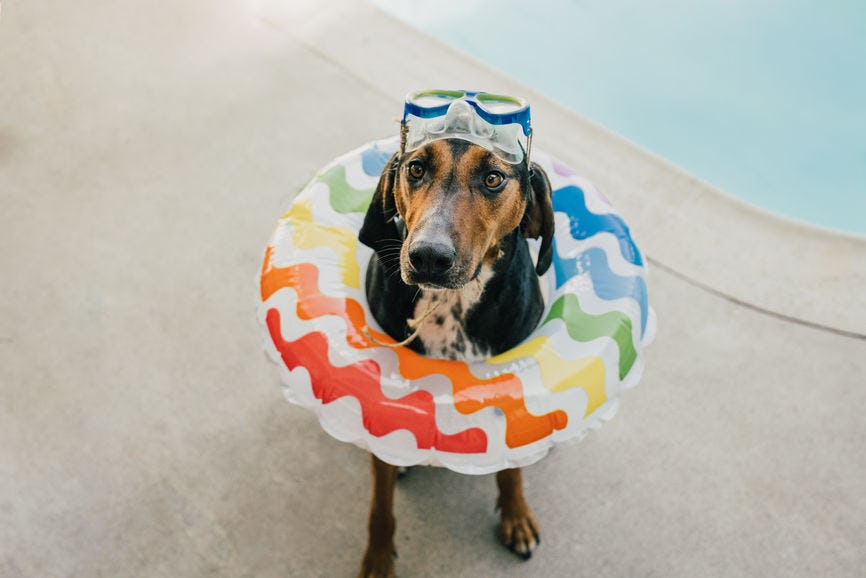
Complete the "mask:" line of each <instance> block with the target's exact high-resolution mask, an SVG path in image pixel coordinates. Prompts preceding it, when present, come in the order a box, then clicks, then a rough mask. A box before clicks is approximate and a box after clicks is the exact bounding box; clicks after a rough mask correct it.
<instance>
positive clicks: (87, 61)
mask: <svg viewBox="0 0 866 578" xmlns="http://www.w3.org/2000/svg"><path fill="white" fill-rule="evenodd" d="M287 4H291V6H288V5H287ZM324 4H325V3H315V2H313V1H312V0H304V1H299V2H292V3H285V2H280V1H278V0H260V1H246V2H241V1H237V0H231V1H230V0H216V1H210V2H203V1H201V0H188V1H185V2H176V3H172V5H171V6H170V7H163V6H157V5H155V4H154V3H152V2H143V1H132V0H125V1H122V2H119V1H115V2H95V3H91V6H90V8H88V9H86V10H85V9H83V8H81V7H79V6H76V5H74V4H72V3H60V4H58V3H49V2H44V1H39V0H33V1H31V2H26V3H25V2H21V1H16V0H12V1H9V0H7V2H5V3H4V5H3V13H2V21H0V206H2V208H3V210H2V211H0V246H2V251H0V275H2V280H3V282H2V284H0V440H2V445H0V576H4V577H5V576H28V577H29V576H39V577H43V576H51V577H53V576H87V577H89V576H110V577H114V576H165V577H171V578H175V577H179V576H184V577H185V576H251V577H252V576H256V577H259V576H262V577H269V576H275V577H276V576H302V577H303V576H326V577H331V576H352V575H354V572H355V571H356V569H357V566H358V563H359V561H360V556H361V554H362V551H363V547H364V536H363V534H364V526H365V520H366V514H367V507H368V498H369V492H370V485H369V474H368V467H367V466H368V458H367V456H366V455H365V454H364V453H363V452H361V451H360V450H357V449H356V448H354V447H351V446H348V445H346V444H341V443H339V442H337V441H335V440H333V439H331V438H329V437H328V436H327V435H326V434H324V433H323V432H321V431H320V430H319V428H318V426H317V424H316V423H315V419H314V417H313V416H312V415H311V414H308V413H307V412H305V411H303V410H301V409H298V408H296V407H293V406H291V405H290V404H288V403H287V402H285V401H283V399H282V396H281V393H280V389H279V386H278V383H279V380H278V375H277V371H276V368H275V367H274V366H272V365H271V364H270V363H269V362H267V361H266V360H265V358H264V355H263V354H262V353H261V337H262V336H261V332H260V330H259V328H258V326H257V324H256V321H255V305H256V303H257V292H256V289H257V288H256V284H255V279H256V275H257V270H258V267H259V264H260V258H261V254H262V251H263V247H264V243H265V241H266V240H267V237H268V235H269V233H270V231H271V230H272V227H273V225H274V223H275V220H276V217H277V216H278V215H279V214H280V210H281V209H282V208H283V207H285V205H286V203H287V202H288V201H289V200H290V198H291V195H292V193H293V192H294V191H295V190H296V188H297V187H298V186H299V185H300V184H302V183H303V182H304V181H305V180H306V179H307V178H308V177H309V176H311V174H312V173H313V172H314V171H315V170H316V169H318V168H319V167H321V166H322V165H323V164H324V163H325V162H326V161H327V160H329V159H330V158H332V157H333V156H335V154H337V153H339V152H342V151H345V150H348V149H349V148H352V147H355V146H357V145H358V144H360V143H362V142H364V141H366V140H369V139H371V138H375V137H380V136H385V135H389V134H393V133H394V132H395V130H396V125H395V123H394V122H393V119H394V118H395V117H396V116H397V115H398V114H399V112H400V101H401V97H402V95H403V94H405V93H406V92H407V91H408V90H409V89H412V88H416V87H419V86H446V87H447V86H476V87H484V88H486V89H489V90H496V91H504V92H512V93H519V94H524V95H526V96H527V97H529V98H530V100H531V102H532V104H533V115H534V121H535V126H536V130H537V135H538V138H537V141H536V142H537V144H538V145H539V146H541V147H543V148H544V149H546V150H548V151H551V152H554V153H556V154H557V155H558V156H560V157H561V158H563V159H564V160H565V161H567V162H568V163H569V164H570V165H571V166H573V167H575V168H577V169H579V170H580V171H581V172H582V173H583V174H584V175H585V176H587V177H588V178H590V179H591V180H593V181H594V182H595V184H596V185H597V186H598V187H599V188H600V189H601V190H602V191H604V192H605V193H606V194H607V195H608V196H609V197H610V198H611V200H612V202H613V203H614V204H615V205H616V206H617V207H618V209H619V210H620V212H621V213H622V214H623V215H624V216H625V218H626V219H627V220H628V221H629V223H630V224H631V226H632V230H633V232H634V234H635V236H636V238H637V240H638V242H639V243H640V244H641V247H642V248H643V249H644V251H645V252H646V253H647V254H648V256H649V257H650V258H651V259H652V262H653V263H654V264H656V266H655V267H653V271H652V275H651V277H650V283H649V288H650V298H651V301H652V303H653V306H654V307H655V309H656V311H657V314H658V319H659V332H658V336H657V338H656V342H655V343H654V344H653V346H652V347H651V348H650V349H649V350H648V360H647V371H646V374H645V377H644V379H643V381H642V382H641V384H640V386H639V387H637V388H636V389H634V390H633V391H630V392H629V393H628V394H627V395H626V396H625V397H624V399H623V403H622V407H621V409H620V412H619V415H618V416H617V417H616V418H615V419H614V420H612V421H611V422H610V423H608V424H607V425H605V427H604V428H602V429H601V430H599V431H598V432H596V433H594V434H593V435H591V436H589V437H588V438H587V439H586V440H585V441H583V442H582V443H580V444H577V445H573V446H570V447H567V448H563V449H560V450H557V451H555V452H554V453H553V454H551V456H550V457H549V458H548V459H546V460H543V461H542V462H540V463H539V464H537V465H535V466H532V467H531V468H529V469H527V472H526V475H525V477H526V479H527V494H528V498H529V500H530V503H531V504H532V506H533V508H534V511H535V513H536V515H537V517H538V518H539V521H540V523H541V525H542V534H543V538H544V539H543V543H542V545H541V546H540V548H539V550H538V552H537V555H536V556H535V557H534V558H533V559H532V560H531V561H529V562H526V563H523V562H520V561H519V560H517V559H516V558H514V557H513V556H512V555H510V554H508V553H507V552H505V551H504V550H502V549H501V548H500V547H499V546H498V545H497V544H496V541H495V537H494V533H493V528H494V525H495V523H496V516H495V514H494V511H493V503H494V499H495V488H494V482H493V480H492V477H491V476H481V477H468V476H458V475H456V474H451V473H449V472H446V471H442V470H435V469H416V470H413V471H412V472H411V473H410V475H409V476H408V477H406V478H405V479H404V480H402V481H401V482H400V485H399V487H398V490H397V498H396V499H397V506H396V511H397V523H398V529H397V548H398V550H399V553H400V559H399V560H398V566H397V569H398V573H399V575H400V576H404V577H410V576H430V575H440V576H473V577H474V576H556V577H559V576H563V577H570V576H576V575H583V576H609V577H618V576H635V575H641V576H659V577H671V576H683V577H694V576H732V577H735V576H736V577H739V576H786V577H788V576H858V575H860V574H861V573H862V568H864V567H866V552H864V550H863V544H864V543H866V492H864V491H863V488H864V486H866V453H864V452H863V444H864V441H866V420H864V419H863V412H864V410H866V388H864V387H863V385H864V381H866V378H864V376H866V339H864V337H863V334H864V332H866V306H864V301H863V295H866V240H864V239H862V238H858V237H853V236H845V235H839V234H835V233H832V232H827V231H820V230H818V229H814V228H811V227H809V226H805V225H799V224H795V223H790V222H787V221H784V220H781V219H777V218H775V217H772V216H769V215H766V214H764V213H762V212H760V211H757V210H755V209H752V208H751V207H749V206H747V205H745V204H742V203H740V202H738V201H735V200H733V199H731V198H730V197H727V196H725V195H723V194H721V193H719V192H718V191H715V190H713V189H712V188H711V187H709V186H707V185H705V184H703V183H701V182H700V181H698V180H697V179H695V178H693V177H691V176H689V175H686V174H684V173H683V172H681V171H679V170H677V169H675V168H673V167H671V166H669V165H668V164H666V163H664V162H663V161H661V160H660V159H657V158H655V157H653V156H652V155H651V154H649V153H646V152H644V151H642V150H640V149H639V148H637V147H635V146H633V145H631V144H629V143H627V142H625V141H624V140H623V139H621V138H619V137H616V136H614V135H611V134H609V133H608V132H607V131H605V130H604V129H602V128H599V127H597V126H595V125H593V124H592V123H590V122H588V121H586V120H585V119H582V118H579V117H578V116H576V115H574V114H571V113H569V112H568V111H566V110H565V109H563V108H562V107H559V106H557V105H555V104H554V103H551V102H549V101H548V100H547V99H545V98H543V97H542V96H540V95H537V94H534V93H533V92H532V91H529V90H527V89H526V88H525V87H521V86H517V85H515V84H514V83H513V82H512V81H510V80H508V79H507V78H504V77H502V76H501V75H498V74H496V73H495V72H493V71H491V70H489V69H487V68H485V67H483V66H481V65H479V64H478V63H477V62H474V61H472V60H471V59H469V58H467V57H465V56H462V55H460V54H459V53H456V52H455V51H453V50H451V49H449V48H447V47H444V46H442V45H441V44H439V43H437V42H435V41H433V40H431V39H429V38H426V37H423V36H420V35H419V34H418V33H416V32H413V31H412V30H409V29H407V28H406V27H405V26H404V25H401V24H399V23H397V22H395V21H393V20H392V19H390V18H388V17H387V16H385V15H383V14H382V13H380V12H379V11H378V10H376V9H375V8H372V7H370V6H368V5H366V4H364V3H357V2H350V1H349V0H339V1H337V2H332V3H328V4H327V5H324Z"/></svg>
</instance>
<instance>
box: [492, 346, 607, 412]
mask: <svg viewBox="0 0 866 578" xmlns="http://www.w3.org/2000/svg"><path fill="white" fill-rule="evenodd" d="M548 341H549V339H548V337H547V336H545V335H542V336H539V337H536V338H534V339H530V340H529V341H527V342H526V343H524V344H523V345H520V346H518V347H515V348H514V349H511V350H509V351H507V352H505V353H503V354H501V355H497V356H496V357H491V358H490V359H488V360H487V362H488V363H509V362H511V361H515V360H517V359H520V358H521V357H532V358H533V359H535V361H537V362H538V367H539V368H540V370H541V381H542V382H543V383H544V386H545V387H546V388H547V389H549V390H550V391H554V392H556V391H565V390H566V389H571V388H572V387H579V388H581V389H582V390H583V391H585V392H586V396H587V398H588V399H587V402H586V413H585V414H584V417H586V416H588V415H589V414H591V413H592V412H594V411H595V410H596V409H598V407H599V406H600V405H601V404H603V403H604V402H605V401H607V394H606V393H605V391H604V382H605V375H606V374H605V370H604V361H602V360H601V358H599V357H594V356H593V357H584V358H582V359H578V360H574V361H572V360H569V359H564V358H562V357H560V355H559V354H558V353H557V352H556V350H555V349H554V348H553V345H549V344H548Z"/></svg>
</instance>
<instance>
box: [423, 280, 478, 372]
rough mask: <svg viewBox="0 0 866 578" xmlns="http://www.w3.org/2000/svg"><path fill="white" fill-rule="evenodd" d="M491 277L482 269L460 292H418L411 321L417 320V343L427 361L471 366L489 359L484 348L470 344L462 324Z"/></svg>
mask: <svg viewBox="0 0 866 578" xmlns="http://www.w3.org/2000/svg"><path fill="white" fill-rule="evenodd" d="M492 274H493V272H492V271H490V270H489V269H488V268H487V267H483V268H482V269H481V273H480V274H479V275H478V277H477V278H476V279H474V280H473V281H470V282H469V283H467V284H466V286H465V287H463V288H462V289H443V290H440V291H430V290H422V292H421V296H420V298H419V299H418V301H417V302H416V304H415V319H419V320H421V321H420V325H419V326H418V339H419V340H420V341H421V343H423V344H424V349H425V351H426V352H427V355H428V356H429V357H437V358H443V359H458V360H461V361H470V362H471V361H481V360H483V359H486V358H487V357H488V356H489V352H488V351H486V348H483V347H482V346H480V345H478V344H476V343H474V342H472V341H470V339H469V337H468V336H467V334H466V325H465V322H466V314H467V313H468V312H469V310H470V309H472V307H473V306H475V304H476V303H478V301H479V300H480V299H481V295H482V293H483V292H484V287H485V285H486V284H487V281H488V280H489V279H490V277H491V276H492ZM425 315H426V317H425ZM422 318H423V319H422Z"/></svg>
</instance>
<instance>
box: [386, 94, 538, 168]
mask: <svg viewBox="0 0 866 578" xmlns="http://www.w3.org/2000/svg"><path fill="white" fill-rule="evenodd" d="M401 127H402V129H401V133H400V134H401V139H400V145H401V147H400V148H401V151H402V152H403V153H406V152H410V151H413V150H415V149H417V148H418V147H420V146H421V145H423V144H427V143H429V142H432V141H435V140H439V139H444V138H459V139H463V140H468V141H470V142H472V143H475V144H477V145H480V146H482V147H484V148H486V149H488V150H489V151H491V152H492V153H493V154H495V155H496V156H498V157H499V158H501V159H502V160H504V161H505V162H508V163H511V164H517V163H520V162H522V161H524V160H525V161H526V162H527V164H528V162H529V147H530V146H531V142H532V127H531V125H530V116H529V105H528V104H527V103H526V101H525V100H523V99H522V98H516V97H513V96H502V95H498V94H490V93H487V92H473V91H469V90H421V91H418V92H410V93H409V94H408V95H407V96H406V103H405V105H404V107H403V121H402V123H401Z"/></svg>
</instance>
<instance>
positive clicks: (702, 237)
mask: <svg viewBox="0 0 866 578" xmlns="http://www.w3.org/2000/svg"><path fill="white" fill-rule="evenodd" d="M289 10H290V11H292V15H293V16H295V17H296V18H293V21H294V22H300V23H303V24H299V25H297V26H293V27H292V28H291V30H290V32H291V34H292V35H293V36H295V37H296V38H297V39H298V40H299V41H301V42H302V43H304V44H306V45H307V46H309V47H310V48H311V49H313V50H315V51H316V52H319V53H321V54H323V55H326V56H327V57H328V59H329V60H332V61H334V62H337V63H339V64H340V65H341V67H342V68H344V69H345V70H347V71H351V72H352V73H353V74H355V75H356V76H357V77H358V78H361V79H363V80H364V81H365V82H366V83H367V84H368V85H370V86H371V87H374V88H375V89H376V91H377V92H379V93H380V94H382V95H383V98H386V99H388V100H393V102H394V105H395V108H394V116H395V117H396V116H397V115H398V113H399V108H398V107H399V103H400V101H401V99H402V95H403V94H405V93H406V92H408V91H409V90H411V89H415V88H418V87H433V86H439V87H450V86H460V87H473V88H478V87H481V88H484V89H486V90H495V91H503V92H507V93H513V94H519V95H522V96H524V97H526V98H528V99H529V100H530V102H531V103H532V106H533V120H534V125H535V129H536V135H537V137H536V143H537V144H538V145H539V146H540V147H543V148H544V149H545V150H548V151H551V152H552V153H554V154H556V155H557V156H559V157H560V158H562V160H563V161H565V162H567V163H568V164H569V165H571V166H572V167H574V168H575V169H577V170H578V171H580V172H581V174H583V175H584V176H586V177H587V178H589V179H590V180H592V181H593V182H594V183H595V184H596V186H598V188H599V189H600V190H602V191H603V192H604V193H605V194H606V195H607V196H608V197H609V198H610V199H611V201H612V202H613V203H614V205H615V206H616V207H617V209H618V210H619V211H620V212H621V213H622V214H623V216H624V217H625V218H626V219H627V221H628V223H629V225H630V227H631V229H632V231H633V232H634V234H635V237H636V239H637V241H638V243H639V244H640V246H641V247H642V249H643V250H644V252H645V253H647V255H648V256H649V257H651V258H652V259H653V260H654V261H655V262H657V263H659V264H662V265H664V267H665V268H668V269H670V270H672V271H675V272H676V273H678V274H679V275H680V276H682V277H684V278H686V279H690V280H693V281H694V282H695V284H696V285H697V286H701V285H703V286H706V287H709V288H712V289H713V290H714V291H715V292H717V293H719V294H722V295H724V296H728V297H730V298H731V299H732V300H734V301H736V302H740V303H742V304H746V305H750V306H752V307H754V308H756V309H759V310H763V311H767V312H770V313H776V314H778V315H779V316H782V317H786V318H791V319H794V320H800V321H802V322H804V323H806V324H809V325H814V326H819V327H827V328H830V329H835V330H838V331H841V332H848V333H851V334H854V335H863V334H864V328H866V308H863V307H860V308H856V307H853V306H852V305H853V300H854V299H855V298H856V296H857V295H864V294H866V237H864V236H860V235H857V234H855V233H848V232H842V231H838V232H837V231H834V230H828V229H825V228H823V227H819V226H815V225H811V224H809V223H804V222H800V221H795V220H793V219H790V218H788V217H784V216H780V215H776V214H772V213H769V212H767V211H766V210H764V209H761V208H758V207H756V206H753V205H751V204H749V203H747V202H746V201H743V200H740V199H738V198H736V197H733V196H732V195H730V194H727V193H725V192H723V191H721V190H719V189H717V188H715V187H713V186H711V185H709V184H707V183H706V182H704V181H702V180H701V179H700V178H698V177H695V176H693V175H691V174H689V173H688V172H686V171H685V170H684V169H682V168H680V167H677V166H675V165H673V164H671V163H669V162H668V161H666V160H664V159H662V158H660V157H658V156H657V155H655V154H654V153H652V152H650V151H647V150H645V149H643V148H641V147H640V146H638V145H636V144H634V143H632V142H630V141H629V140H627V139H625V138H623V137H621V136H619V135H617V134H615V133H613V132H611V131H609V130H608V129H606V128H604V127H602V126H600V125H598V124H596V123H594V122H593V121H591V120H589V119H586V118H584V117H582V116H580V115H578V114H575V113H573V112H571V111H570V110H568V109H566V108H565V107H564V106H562V105H560V104H558V103H556V102H554V101H552V100H550V99H549V98H547V97H545V96H543V95H541V94H539V93H538V92H536V91H534V90H532V89H529V88H527V87H525V86H522V85H521V84H519V83H517V82H516V81H514V80H512V79H510V78H509V77H507V76H506V75H504V74H502V73H500V72H498V71H496V70H494V69H492V68H490V67H489V66H486V65H484V64H482V63H480V62H478V61H477V60H475V59H474V58H473V57H471V56H469V55H467V54H464V53H462V52H460V51H459V50H457V49H454V48H452V47H450V46H447V45H445V44H443V43H441V42H440V41H438V40H436V39H434V38H432V37H430V36H427V35H425V34H424V33H421V32H419V31H417V30H414V29H411V28H409V27H407V26H406V25H405V24H403V23H402V22H399V21H397V20H395V19H394V18H393V17H391V16H390V15H388V14H386V13H384V12H382V11H381V10H380V9H379V8H377V7H376V6H374V5H372V4H369V3H366V2H364V3H352V2H349V1H348V0H340V1H338V2H334V3H331V4H329V5H327V6H317V7H311V6H306V5H305V6H300V7H297V8H290V9H289ZM384 39H387V40H384ZM379 136H383V135H371V138H373V137H379ZM686 240H687V242H686ZM756 248H761V250H756ZM714 255H716V256H718V258H713V256H714Z"/></svg>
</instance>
